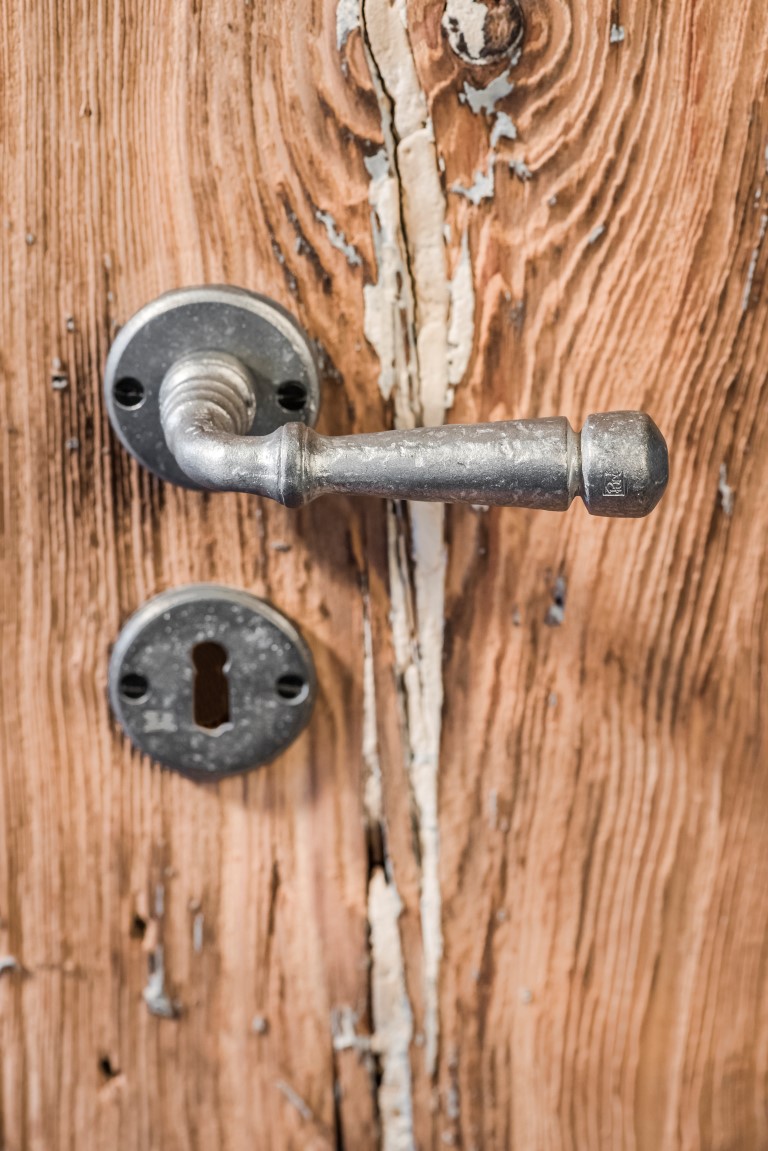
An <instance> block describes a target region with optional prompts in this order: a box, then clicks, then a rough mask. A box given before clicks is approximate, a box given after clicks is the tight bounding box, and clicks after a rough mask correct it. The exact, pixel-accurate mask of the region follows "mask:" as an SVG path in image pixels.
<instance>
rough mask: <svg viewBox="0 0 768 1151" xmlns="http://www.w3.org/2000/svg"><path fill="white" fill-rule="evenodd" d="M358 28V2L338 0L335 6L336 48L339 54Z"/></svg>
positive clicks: (356, 0) (354, 0)
mask: <svg viewBox="0 0 768 1151" xmlns="http://www.w3.org/2000/svg"><path fill="white" fill-rule="evenodd" d="M359 27H360V0H339V2H338V4H337V5H336V47H337V48H338V50H339V52H341V51H342V49H343V48H344V45H345V44H346V42H347V40H348V39H349V37H350V35H351V34H352V33H353V32H354V31H355V30H356V29H358V28H359Z"/></svg>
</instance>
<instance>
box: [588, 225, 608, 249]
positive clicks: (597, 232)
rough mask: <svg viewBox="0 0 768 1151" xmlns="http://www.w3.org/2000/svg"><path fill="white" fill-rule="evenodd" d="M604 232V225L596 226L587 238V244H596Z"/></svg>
mask: <svg viewBox="0 0 768 1151" xmlns="http://www.w3.org/2000/svg"><path fill="white" fill-rule="evenodd" d="M604 232H605V224H598V225H597V227H596V228H593V229H592V231H591V232H590V233H589V235H588V236H587V243H588V244H596V243H597V241H598V240H599V239H600V237H601V236H602V235H603V234H604Z"/></svg>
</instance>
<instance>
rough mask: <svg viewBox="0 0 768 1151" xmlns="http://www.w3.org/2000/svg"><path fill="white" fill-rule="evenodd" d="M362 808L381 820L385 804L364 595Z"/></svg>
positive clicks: (370, 817) (367, 603) (368, 612)
mask: <svg viewBox="0 0 768 1151" xmlns="http://www.w3.org/2000/svg"><path fill="white" fill-rule="evenodd" d="M363 763H364V765H365V780H364V784H363V810H364V811H365V815H366V819H368V821H369V822H370V823H379V824H380V823H381V822H382V821H383V818H384V807H383V802H382V794H381V763H380V762H379V739H378V733H377V729H376V680H375V677H374V668H373V634H372V630H371V609H370V601H369V598H368V595H367V594H366V595H364V596H363Z"/></svg>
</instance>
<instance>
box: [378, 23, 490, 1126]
mask: <svg viewBox="0 0 768 1151" xmlns="http://www.w3.org/2000/svg"><path fill="white" fill-rule="evenodd" d="M405 16H406V9H405V3H404V0H394V2H393V3H390V0H365V2H364V5H363V19H364V25H365V32H366V37H365V39H366V44H367V49H368V63H369V66H370V70H371V75H372V79H373V83H374V88H375V90H376V94H377V98H378V102H379V108H380V112H381V117H382V128H383V135H384V141H385V149H384V155H383V157H382V155H381V154H379V157H378V159H377V158H374V159H376V164H375V166H374V164H373V163H372V162H370V161H369V165H368V169H369V172H370V174H371V187H370V191H369V199H370V203H371V207H372V209H373V218H374V245H375V250H376V257H377V264H378V272H379V274H378V282H377V284H376V285H370V286H367V287H366V289H365V312H366V318H365V332H366V336H367V338H368V339H369V340H370V342H371V344H372V345H373V347H374V348H375V349H376V351H377V353H378V354H379V358H380V361H381V379H380V384H381V386H382V391H383V393H384V395H385V396H388V395H391V394H393V393H394V396H395V422H396V425H397V426H398V427H412V426H414V424H415V423H417V422H422V423H424V424H427V425H435V424H440V423H442V421H443V419H444V413H445V405H446V401H447V399H448V397H449V394H450V387H451V375H452V373H453V372H455V371H456V368H455V367H453V368H452V367H451V345H450V336H449V311H450V306H451V286H450V285H449V282H448V273H447V254H446V241H445V224H446V220H445V211H446V208H445V199H444V196H443V192H442V186H441V181H440V171H439V162H438V156H437V151H436V147H435V141H434V134H433V131H432V124H431V121H430V119H429V115H428V108H427V101H426V98H425V96H424V93H423V91H422V89H421V86H420V84H419V81H418V76H417V73H416V67H415V63H414V59H413V55H412V51H411V45H410V41H409V38H408V30H407V23H406V19H405ZM462 275H464V276H465V273H464V272H462ZM470 280H471V269H470ZM465 287H466V285H465ZM457 324H459V321H458V320H457ZM456 332H457V343H456V348H455V355H456V356H457V357H458V362H460V361H461V357H462V356H463V354H464V348H465V344H466V339H467V336H466V330H465V329H464V328H461V327H460V326H459V327H457V329H456ZM409 515H410V523H411V548H412V557H411V558H412V561H413V562H412V565H411V564H409V563H408V558H409V557H408V556H407V555H405V554H404V553H405V549H406V548H407V546H408V543H407V540H406V535H405V532H404V530H403V527H402V524H403V521H402V520H401V519H397V518H396V517H395V514H394V512H393V510H392V508H391V507H390V510H389V513H388V534H389V563H390V582H391V588H392V632H393V637H394V645H395V652H396V659H397V663H398V671H399V672H400V674H401V676H402V682H403V683H404V694H405V699H404V704H405V712H406V719H407V739H408V744H409V762H408V771H409V780H410V784H411V789H412V794H413V801H414V807H415V811H416V815H417V818H418V826H419V837H420V849H421V862H422V882H421V893H420V911H421V929H422V945H423V952H424V1030H425V1044H424V1047H425V1063H426V1067H427V1072H428V1074H430V1075H432V1074H434V1070H435V1066H436V1060H437V1044H438V1030H439V1023H438V975H439V966H440V957H441V955H442V926H441V901H440V887H439V831H438V822H437V779H438V760H439V752H440V724H441V713H442V703H443V688H442V651H443V627H444V611H443V603H444V584H445V564H446V554H445V546H444V518H445V510H444V508H443V506H442V505H440V504H413V505H411V506H410V509H409ZM411 566H412V574H411ZM369 893H370V909H369V914H370V919H371V923H372V925H373V921H374V918H375V917H378V919H379V923H380V928H379V943H378V944H375V941H374V943H373V944H372V946H373V947H374V950H375V949H376V946H378V949H379V956H380V959H379V962H381V955H382V950H381V949H382V947H386V950H387V953H388V954H387V955H386V956H385V958H386V962H387V963H388V964H390V965H391V966H392V969H393V970H394V971H396V972H397V978H398V979H399V980H401V981H402V1003H403V1006H402V1010H401V1013H400V1022H399V1023H398V1024H397V1025H396V1026H394V1025H391V1024H390V1022H389V1018H388V1015H387V1014H386V1012H387V1011H390V1010H393V1005H392V999H391V997H389V998H382V997H381V995H379V996H378V1000H377V995H376V994H374V1026H375V1031H376V1034H377V1036H378V1037H379V1041H380V1042H382V1043H384V1046H385V1048H386V1049H387V1050H388V1052H389V1055H388V1059H389V1060H390V1061H392V1060H395V1061H397V1059H400V1060H401V1062H402V1064H403V1067H402V1071H401V1072H400V1073H399V1075H400V1077H399V1078H398V1080H397V1084H398V1089H397V1091H394V1092H393V1091H392V1090H391V1089H390V1087H389V1086H388V1083H387V1079H386V1075H385V1079H384V1082H383V1083H382V1088H381V1092H380V1100H379V1105H380V1113H381V1116H382V1133H383V1140H384V1146H385V1148H401V1147H405V1146H411V1145H412V1132H411V1133H410V1134H409V1135H408V1136H407V1141H405V1142H404V1141H403V1139H402V1138H401V1136H400V1134H399V1132H400V1129H401V1124H402V1123H403V1116H404V1114H405V1113H404V1112H403V1107H404V1106H405V1104H406V1102H407V1105H408V1111H407V1114H408V1116H409V1117H410V1089H411V1088H410V1071H409V1069H408V1065H407V1059H408V1048H409V1046H410V1041H411V1032H412V1019H411V1010H410V1004H409V1003H408V1000H407V996H406V993H405V983H404V979H403V976H402V955H401V954H400V939H399V932H398V929H397V917H398V915H399V908H400V903H399V897H398V896H397V892H396V890H395V888H394V886H393V885H392V884H390V885H387V884H386V883H385V880H384V876H383V875H381V876H380V877H379V879H378V880H377V879H376V876H374V877H373V879H372V882H371V886H370V888H369ZM395 901H396V902H395ZM385 923H388V924H389V928H388V933H386V932H384V933H382V932H383V928H382V926H381V925H382V924H385ZM372 934H373V935H375V932H374V931H373V926H372ZM382 940H383V941H384V942H382ZM387 941H388V942H387ZM395 948H396V949H397V955H395V951H394V949H395ZM395 959H397V960H398V962H397V963H395ZM376 962H377V961H376V958H375V956H374V968H373V976H374V989H375V985H376ZM377 1002H378V1007H377V1006H376V1004H377ZM391 1026H394V1030H390V1027H391ZM406 1033H407V1041H406V1040H405V1038H404V1036H405V1035H406ZM398 1044H400V1045H402V1051H401V1050H400V1048H399V1047H398ZM398 1052H399V1054H398ZM406 1072H407V1079H405V1078H403V1076H404V1075H405V1074H406ZM407 1126H408V1130H409V1132H410V1129H411V1125H410V1118H409V1119H408V1125H407Z"/></svg>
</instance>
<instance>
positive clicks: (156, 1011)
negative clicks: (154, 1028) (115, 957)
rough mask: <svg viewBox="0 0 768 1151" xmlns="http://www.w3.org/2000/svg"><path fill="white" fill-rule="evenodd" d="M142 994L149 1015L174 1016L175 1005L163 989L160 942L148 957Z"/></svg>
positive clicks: (167, 1017)
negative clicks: (146, 975)
mask: <svg viewBox="0 0 768 1151" xmlns="http://www.w3.org/2000/svg"><path fill="white" fill-rule="evenodd" d="M142 995H143V997H144V1002H145V1003H146V1005H147V1009H148V1011H149V1013H150V1015H157V1016H159V1017H160V1018H161V1019H175V1018H176V1015H177V1011H176V1007H175V1005H174V1003H173V1002H172V1001H171V999H170V998H169V996H168V993H167V992H166V990H165V957H164V953H163V946H162V944H160V943H158V945H157V947H156V948H155V949H154V951H153V952H152V954H151V955H150V957H149V976H148V978H147V985H146V987H145V988H144V990H143V992H142Z"/></svg>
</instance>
